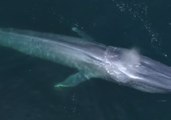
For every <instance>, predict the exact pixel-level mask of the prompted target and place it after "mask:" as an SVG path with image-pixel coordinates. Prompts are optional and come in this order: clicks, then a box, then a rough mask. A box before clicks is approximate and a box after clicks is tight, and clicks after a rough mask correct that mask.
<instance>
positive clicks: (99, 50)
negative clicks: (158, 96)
mask: <svg viewBox="0 0 171 120" xmlns="http://www.w3.org/2000/svg"><path fill="white" fill-rule="evenodd" d="M0 45H1V46H4V47H8V48H12V49H14V50H17V51H19V52H22V53H24V54H27V55H31V56H35V57H39V58H42V59H46V60H49V61H53V62H56V63H59V64H63V65H66V66H69V67H73V68H76V69H77V70H78V72H77V73H75V74H73V75H70V76H69V77H68V78H67V79H66V80H64V81H62V82H59V83H58V84H56V85H55V87H57V88H58V87H74V86H76V85H79V84H80V83H81V82H83V81H86V80H90V79H91V78H102V79H105V80H108V81H111V82H115V83H118V84H121V85H125V86H128V87H131V88H135V89H137V90H141V91H143V92H149V93H168V92H171V68H170V67H169V66H167V65H164V64H162V63H160V62H158V61H155V60H153V59H150V58H148V57H146V56H143V55H141V54H140V53H138V52H137V51H136V50H134V49H125V48H118V47H113V46H106V45H104V44H100V43H97V42H95V41H88V40H85V38H78V37H70V36H65V35H58V34H51V33H41V32H35V31H29V30H18V29H0Z"/></svg>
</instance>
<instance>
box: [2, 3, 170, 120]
mask: <svg viewBox="0 0 171 120" xmlns="http://www.w3.org/2000/svg"><path fill="white" fill-rule="evenodd" d="M170 11H171V2H170V0H164V1H163V0H151V1H149V0H140V1H136V0H86V1H85V0H84V1H81V0H70V1H68V0H27V1H25V0H15V1H14V0H6V1H3V0H2V1H0V27H10V28H20V29H31V30H35V31H41V32H52V33H58V34H64V35H71V36H77V34H76V33H74V32H73V31H72V30H71V29H72V27H77V28H78V29H80V30H82V31H84V32H85V33H87V34H89V35H90V36H91V37H92V38H93V39H95V41H97V42H100V43H103V44H106V45H112V46H117V47H124V48H136V49H138V50H139V51H140V52H141V53H143V54H145V55H147V56H148V57H150V58H153V59H155V60H158V61H160V62H162V63H164V64H167V65H170V66H171V58H170V56H171V52H170V51H171V48H170V45H171V42H170V40H171V14H170ZM75 72H76V70H75V69H71V68H68V67H66V66H62V65H60V64H55V63H53V62H50V61H46V60H42V59H39V58H36V57H31V56H28V55H24V54H22V53H19V52H16V51H14V50H11V49H8V48H5V47H0V120H170V119H171V94H149V93H144V92H140V91H137V90H134V89H131V88H128V87H125V86H120V85H117V84H115V83H111V82H108V81H105V80H102V79H92V80H90V81H86V82H84V83H82V84H80V85H79V86H77V87H74V88H67V89H55V88H54V87H53V86H54V84H56V83H58V82H60V81H62V80H64V79H65V78H67V77H68V76H69V75H70V74H73V73H75Z"/></svg>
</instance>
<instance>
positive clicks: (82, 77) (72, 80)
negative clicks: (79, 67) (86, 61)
mask: <svg viewBox="0 0 171 120" xmlns="http://www.w3.org/2000/svg"><path fill="white" fill-rule="evenodd" d="M90 77H91V76H90V75H89V74H85V73H83V72H78V73H76V74H73V75H71V76H69V77H68V78H67V79H66V80H64V81H62V82H60V83H58V84H56V85H55V87H57V88H62V87H74V86H77V85H78V84H80V83H81V82H84V81H86V80H88V79H90Z"/></svg>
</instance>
